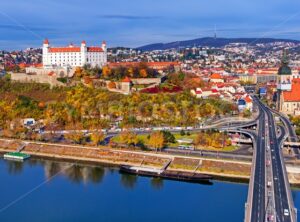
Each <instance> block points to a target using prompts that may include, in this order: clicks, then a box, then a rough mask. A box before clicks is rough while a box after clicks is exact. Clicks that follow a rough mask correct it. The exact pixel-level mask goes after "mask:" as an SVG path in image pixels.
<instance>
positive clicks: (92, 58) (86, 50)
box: [43, 39, 107, 68]
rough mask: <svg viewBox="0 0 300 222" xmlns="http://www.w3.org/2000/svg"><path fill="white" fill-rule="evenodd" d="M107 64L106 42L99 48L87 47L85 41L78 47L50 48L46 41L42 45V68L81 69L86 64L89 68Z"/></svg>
mask: <svg viewBox="0 0 300 222" xmlns="http://www.w3.org/2000/svg"><path fill="white" fill-rule="evenodd" d="M106 63H107V48H106V42H105V41H103V42H102V45H101V47H97V46H91V47H88V46H87V45H86V42H85V41H82V42H81V45H80V47H79V46H74V45H73V44H70V45H69V46H67V47H50V43H49V41H48V39H45V41H44V44H43V66H44V68H53V67H82V66H84V65H86V64H89V65H91V67H96V66H98V67H103V66H104V65H105V64H106Z"/></svg>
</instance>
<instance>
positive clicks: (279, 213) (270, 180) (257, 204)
mask: <svg viewBox="0 0 300 222" xmlns="http://www.w3.org/2000/svg"><path fill="white" fill-rule="evenodd" d="M254 101H255V103H256V104H257V105H258V106H259V109H260V115H259V126H258V138H257V144H256V152H255V154H256V155H255V156H254V160H255V161H254V166H253V167H255V170H254V171H253V175H252V176H251V180H250V186H249V192H252V193H250V195H249V196H248V201H247V209H246V217H245V221H253V222H260V221H277V222H290V221H292V222H296V213H295V209H294V203H293V199H292V196H291V189H290V185H289V182H288V178H287V173H286V168H285V163H284V159H283V156H282V152H281V146H282V144H281V142H282V139H283V133H281V134H280V135H279V138H277V135H276V130H277V127H276V125H275V121H274V117H273V114H272V112H271V110H270V109H269V108H268V107H266V106H264V105H263V104H262V103H261V102H260V101H259V100H258V99H257V98H254ZM281 130H282V128H281ZM251 183H252V184H251ZM249 199H250V200H249ZM248 208H249V209H248ZM250 210H251V216H250V217H249V216H247V213H249V212H250Z"/></svg>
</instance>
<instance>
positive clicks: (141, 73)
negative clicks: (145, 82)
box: [139, 69, 148, 78]
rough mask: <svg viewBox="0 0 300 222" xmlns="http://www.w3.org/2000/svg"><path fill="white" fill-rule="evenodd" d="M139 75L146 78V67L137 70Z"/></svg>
mask: <svg viewBox="0 0 300 222" xmlns="http://www.w3.org/2000/svg"><path fill="white" fill-rule="evenodd" d="M139 74H140V77H142V78H146V77H147V76H148V73H147V70H146V69H141V70H140V71H139Z"/></svg>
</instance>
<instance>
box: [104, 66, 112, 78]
mask: <svg viewBox="0 0 300 222" xmlns="http://www.w3.org/2000/svg"><path fill="white" fill-rule="evenodd" d="M111 74H112V70H111V69H110V68H109V67H108V66H104V67H103V68H102V75H103V76H104V78H108V77H109V76H110V75H111Z"/></svg>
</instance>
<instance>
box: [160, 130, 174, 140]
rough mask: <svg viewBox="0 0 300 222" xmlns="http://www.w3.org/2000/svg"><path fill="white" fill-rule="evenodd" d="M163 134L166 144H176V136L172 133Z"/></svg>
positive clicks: (164, 132) (165, 132)
mask: <svg viewBox="0 0 300 222" xmlns="http://www.w3.org/2000/svg"><path fill="white" fill-rule="evenodd" d="M161 132H162V133H163V136H164V142H165V143H175V142H176V139H175V136H174V135H173V134H172V133H171V132H169V131H161Z"/></svg>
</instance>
